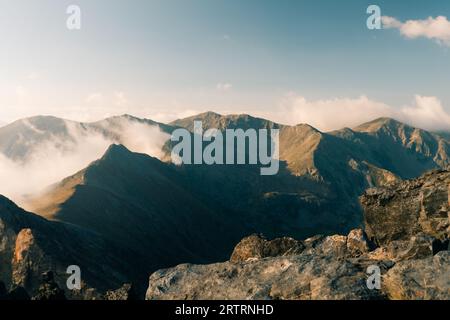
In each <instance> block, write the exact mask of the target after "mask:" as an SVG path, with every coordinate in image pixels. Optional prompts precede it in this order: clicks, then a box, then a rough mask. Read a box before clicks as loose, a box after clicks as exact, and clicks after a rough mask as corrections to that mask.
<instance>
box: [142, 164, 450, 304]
mask: <svg viewBox="0 0 450 320" xmlns="http://www.w3.org/2000/svg"><path fill="white" fill-rule="evenodd" d="M449 183H450V171H448V170H438V171H433V172H429V173H427V174H425V175H424V176H422V177H420V178H417V179H414V180H410V181H405V182H402V183H400V184H398V185H396V186H392V187H385V188H376V189H369V190H367V191H366V192H365V194H364V195H363V196H362V197H361V203H362V206H363V208H364V217H365V218H364V220H365V231H366V232H367V234H366V232H365V231H364V230H361V229H355V230H351V231H350V232H349V233H348V235H332V236H328V237H325V236H320V235H319V236H314V237H311V238H308V239H305V240H295V239H292V238H286V237H284V238H279V239H273V240H267V239H266V238H264V237H261V236H260V235H252V236H249V237H246V238H244V239H243V240H242V241H240V242H239V243H238V244H237V245H236V247H235V249H234V250H233V253H232V254H231V257H230V259H229V261H227V262H223V263H215V264H210V265H192V264H183V265H179V266H176V267H173V268H169V269H164V270H158V271H157V272H155V273H153V274H152V275H151V276H150V279H149V287H148V290H147V294H146V299H148V300H161V299H188V300H190V299H207V300H215V299H225V300H226V299H232V300H235V299H243V300H247V299H253V300H272V299H273V300H279V299H287V300H328V299H332V300H349V299H350V300H373V299H376V300H380V299H394V300H397V299H408V300H448V299H450V280H449V276H448V275H449V274H450V246H449V235H450V220H449V216H448V212H449V205H450V204H449V201H448V199H449V196H450V190H449V188H448V186H449ZM372 239H373V240H375V243H374V242H373V241H372ZM374 267H375V268H376V267H378V268H379V271H380V279H379V281H380V287H379V288H377V289H378V290H373V289H371V288H369V284H372V285H374V284H375V283H374V282H372V281H369V280H370V278H369V275H374V274H375V273H374V272H373V271H370V270H374ZM366 281H367V282H366Z"/></svg>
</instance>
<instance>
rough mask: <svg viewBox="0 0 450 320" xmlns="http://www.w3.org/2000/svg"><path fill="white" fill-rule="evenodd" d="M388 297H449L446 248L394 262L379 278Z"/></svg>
mask: <svg viewBox="0 0 450 320" xmlns="http://www.w3.org/2000/svg"><path fill="white" fill-rule="evenodd" d="M383 283H384V286H385V287H386V289H385V290H386V292H388V293H389V298H391V299H403V300H404V299H407V300H425V299H426V300H449V299H450V251H440V252H438V253H437V254H436V255H435V256H430V257H428V258H425V259H418V260H406V261H402V262H399V263H397V264H396V265H395V266H394V267H393V268H392V269H390V270H389V271H388V273H387V274H386V276H385V277H384V278H383Z"/></svg>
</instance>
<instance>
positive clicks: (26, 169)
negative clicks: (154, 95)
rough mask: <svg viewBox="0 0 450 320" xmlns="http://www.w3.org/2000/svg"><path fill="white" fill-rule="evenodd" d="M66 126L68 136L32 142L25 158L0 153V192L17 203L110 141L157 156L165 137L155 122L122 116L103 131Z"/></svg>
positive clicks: (92, 158) (98, 155) (78, 165)
mask: <svg viewBox="0 0 450 320" xmlns="http://www.w3.org/2000/svg"><path fill="white" fill-rule="evenodd" d="M66 128H67V132H68V136H56V135H54V136H52V137H51V138H50V139H45V140H44V141H42V142H40V143H38V144H35V145H34V146H32V147H31V148H32V149H31V152H30V153H29V154H28V156H27V157H26V159H22V160H16V161H14V160H12V159H10V158H7V157H6V156H4V155H3V154H1V153H0V181H2V183H1V184H0V194H2V195H5V196H6V197H8V198H11V199H12V200H14V201H15V202H17V203H19V204H20V203H21V202H23V201H24V199H25V198H26V196H29V195H33V194H36V193H38V192H41V191H42V190H44V189H45V188H46V187H48V186H49V185H51V184H54V183H57V182H59V181H61V180H62V179H64V178H66V177H68V176H70V175H73V174H74V173H76V172H78V171H80V170H81V169H83V168H85V167H87V166H88V165H89V164H90V163H91V162H93V161H95V160H97V159H99V158H101V157H102V155H103V154H104V153H105V151H106V150H107V149H108V147H109V146H110V145H111V144H113V143H121V144H123V145H125V146H126V147H127V148H128V149H130V150H131V151H133V152H139V153H146V154H148V155H150V156H154V157H160V156H161V148H162V146H163V144H164V143H165V141H166V140H167V139H169V136H168V135H167V134H165V133H163V132H161V131H160V130H159V128H158V127H156V126H150V125H148V124H145V123H138V122H132V121H128V120H126V119H120V120H118V121H116V122H115V123H114V126H113V127H112V129H111V130H109V131H104V132H101V130H95V129H93V128H86V127H84V126H81V125H78V124H76V123H71V122H67V123H66ZM105 129H106V128H105ZM36 134H39V133H38V132H37V133H36Z"/></svg>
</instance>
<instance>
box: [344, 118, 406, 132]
mask: <svg viewBox="0 0 450 320" xmlns="http://www.w3.org/2000/svg"><path fill="white" fill-rule="evenodd" d="M399 127H408V125H406V124H404V123H402V122H400V121H398V120H395V119H393V118H389V117H381V118H377V119H375V120H372V121H369V122H366V123H363V124H361V125H359V126H357V127H356V128H354V129H353V130H354V131H359V132H376V131H379V130H380V129H382V128H388V129H396V128H399Z"/></svg>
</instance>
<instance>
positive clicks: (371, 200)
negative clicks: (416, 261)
mask: <svg viewBox="0 0 450 320" xmlns="http://www.w3.org/2000/svg"><path fill="white" fill-rule="evenodd" d="M449 186H450V171H448V170H437V171H432V172H429V173H427V174H425V175H423V176H422V177H420V178H417V179H413V180H408V181H404V182H402V183H400V184H398V185H396V186H393V187H389V188H375V189H369V190H367V191H366V192H365V194H364V195H363V196H362V197H361V198H360V201H361V204H362V206H363V209H364V217H365V230H366V232H367V234H368V236H369V238H371V239H373V240H374V241H375V242H376V243H377V244H378V245H379V246H382V245H387V244H388V243H390V242H392V241H395V240H409V239H410V238H411V237H412V236H414V235H415V234H417V233H419V232H424V233H426V234H428V235H430V236H433V237H435V238H436V239H440V240H442V241H445V239H448V238H449V230H450V223H449V215H450V214H449V203H450V202H449V191H450V187H449Z"/></svg>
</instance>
